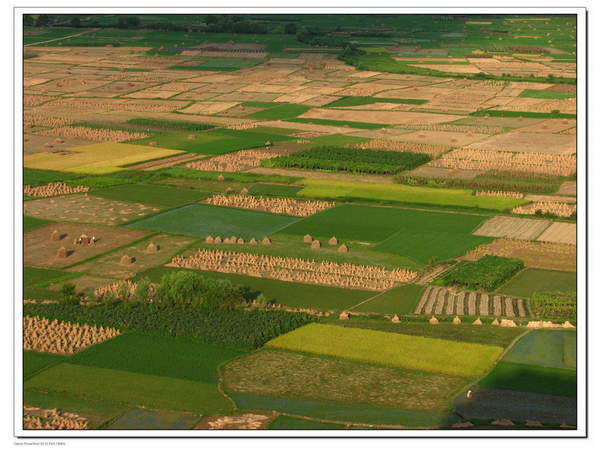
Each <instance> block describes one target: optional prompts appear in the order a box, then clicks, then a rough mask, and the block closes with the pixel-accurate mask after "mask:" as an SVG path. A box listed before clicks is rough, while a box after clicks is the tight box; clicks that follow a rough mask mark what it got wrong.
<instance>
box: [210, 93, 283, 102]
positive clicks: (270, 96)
mask: <svg viewBox="0 0 600 451" xmlns="http://www.w3.org/2000/svg"><path fill="white" fill-rule="evenodd" d="M280 95H281V94H278V93H273V92H240V91H234V92H229V93H226V94H221V95H220V96H219V97H215V99H214V100H218V101H222V102H271V101H273V100H275V99H276V98H277V97H279V96H280Z"/></svg>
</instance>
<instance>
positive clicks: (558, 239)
mask: <svg viewBox="0 0 600 451" xmlns="http://www.w3.org/2000/svg"><path fill="white" fill-rule="evenodd" d="M537 241H549V242H551V243H566V244H573V245H575V244H577V224H572V223H567V222H555V223H554V224H552V225H551V226H550V227H548V228H547V229H546V231H544V233H542V234H541V235H540V236H539V237H538V238H537Z"/></svg>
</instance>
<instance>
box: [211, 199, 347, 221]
mask: <svg viewBox="0 0 600 451" xmlns="http://www.w3.org/2000/svg"><path fill="white" fill-rule="evenodd" d="M203 202H206V203H208V204H212V205H219V206H225V207H234V208H243V209H246V210H257V211H267V212H270V213H279V214H284V215H291V216H310V215H312V214H315V213H317V212H319V211H321V210H325V209H327V208H331V207H333V206H334V205H335V204H331V203H329V202H323V201H312V200H309V201H300V202H299V201H297V200H295V199H286V198H283V199H282V198H272V197H254V196H248V195H233V196H223V195H220V194H216V195H214V196H212V197H209V198H208V199H206V200H205V201H203Z"/></svg>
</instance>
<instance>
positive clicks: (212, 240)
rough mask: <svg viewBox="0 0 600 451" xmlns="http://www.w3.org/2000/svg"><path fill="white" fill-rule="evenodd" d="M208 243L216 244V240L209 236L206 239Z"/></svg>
mask: <svg viewBox="0 0 600 451" xmlns="http://www.w3.org/2000/svg"><path fill="white" fill-rule="evenodd" d="M206 242H207V243H214V242H215V239H214V238H213V237H212V236H210V235H208V236H207V237H206Z"/></svg>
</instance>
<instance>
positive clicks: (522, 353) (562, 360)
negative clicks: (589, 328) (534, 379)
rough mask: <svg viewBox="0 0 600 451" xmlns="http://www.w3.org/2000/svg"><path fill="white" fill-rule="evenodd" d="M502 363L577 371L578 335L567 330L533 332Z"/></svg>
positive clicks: (520, 341)
mask: <svg viewBox="0 0 600 451" xmlns="http://www.w3.org/2000/svg"><path fill="white" fill-rule="evenodd" d="M502 361H504V362H512V363H522V364H528V365H541V366H548V367H555V368H565V369H575V368H576V367H577V333H576V332H574V331H567V330H532V331H531V332H529V333H528V334H527V335H525V336H524V337H523V338H521V339H520V340H519V341H518V342H517V343H515V345H514V346H513V347H512V348H511V349H510V351H508V353H507V354H506V355H505V356H504V357H503V358H502Z"/></svg>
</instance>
